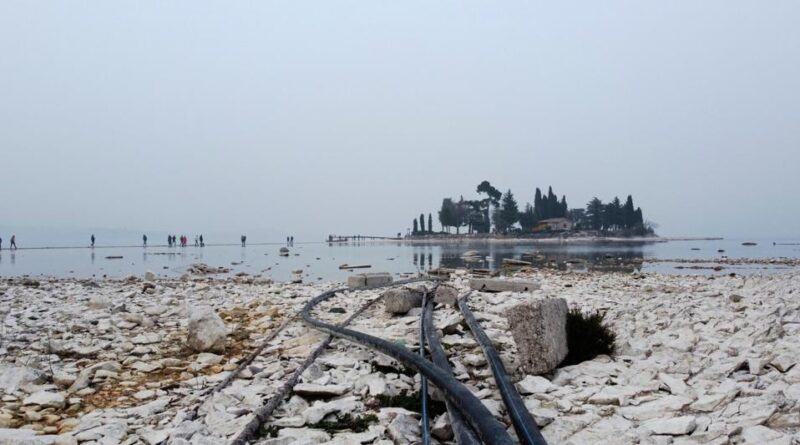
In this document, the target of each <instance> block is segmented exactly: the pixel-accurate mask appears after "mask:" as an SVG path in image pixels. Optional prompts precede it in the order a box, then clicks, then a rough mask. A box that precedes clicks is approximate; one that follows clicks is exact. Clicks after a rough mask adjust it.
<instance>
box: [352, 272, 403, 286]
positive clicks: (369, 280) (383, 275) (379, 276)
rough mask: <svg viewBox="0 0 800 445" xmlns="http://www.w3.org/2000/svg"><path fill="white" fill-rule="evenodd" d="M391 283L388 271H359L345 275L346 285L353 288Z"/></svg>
mask: <svg viewBox="0 0 800 445" xmlns="http://www.w3.org/2000/svg"><path fill="white" fill-rule="evenodd" d="M391 283H392V275H391V274H390V273H388V272H376V273H359V274H355V275H350V276H349V277H347V287H351V288H353V289H359V288H364V287H370V286H379V285H383V284H391Z"/></svg>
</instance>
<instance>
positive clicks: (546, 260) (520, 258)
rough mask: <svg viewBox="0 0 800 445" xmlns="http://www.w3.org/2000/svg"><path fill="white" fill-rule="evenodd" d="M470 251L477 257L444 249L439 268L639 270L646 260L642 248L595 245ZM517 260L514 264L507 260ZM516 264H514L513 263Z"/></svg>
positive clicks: (486, 247) (482, 247)
mask: <svg viewBox="0 0 800 445" xmlns="http://www.w3.org/2000/svg"><path fill="white" fill-rule="evenodd" d="M468 247H469V248H470V250H474V251H476V252H477V253H478V254H477V255H474V256H468V257H465V256H463V254H464V252H465V250H464V248H463V247H461V248H443V249H442V252H441V261H440V265H441V266H442V267H447V268H456V267H467V268H472V269H489V270H497V269H501V268H503V267H514V266H524V265H526V264H525V263H529V264H530V266H532V267H537V268H550V269H559V270H567V269H569V270H576V271H591V270H606V271H614V270H621V271H624V270H630V271H633V270H638V269H641V265H642V260H643V259H644V257H645V250H644V246H643V245H638V246H635V245H630V246H629V245H625V246H615V247H614V248H602V247H600V246H593V247H592V248H586V247H585V246H563V245H561V246H559V245H556V246H536V247H534V246H531V245H528V246H515V245H493V244H489V245H472V246H468ZM506 260H515V261H513V262H512V261H506ZM512 263H513V264H512Z"/></svg>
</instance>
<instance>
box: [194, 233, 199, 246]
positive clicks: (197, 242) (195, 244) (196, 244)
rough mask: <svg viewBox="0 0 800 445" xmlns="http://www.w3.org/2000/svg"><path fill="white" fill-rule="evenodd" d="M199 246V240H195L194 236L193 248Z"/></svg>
mask: <svg viewBox="0 0 800 445" xmlns="http://www.w3.org/2000/svg"><path fill="white" fill-rule="evenodd" d="M199 245H200V240H199V239H197V235H195V236H194V247H198V246H199Z"/></svg>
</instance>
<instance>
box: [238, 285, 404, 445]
mask: <svg viewBox="0 0 800 445" xmlns="http://www.w3.org/2000/svg"><path fill="white" fill-rule="evenodd" d="M392 285H393V284H384V285H379V286H373V288H380V287H388V286H392ZM346 290H348V288H340V289H334V290H330V291H328V292H326V293H325V294H328V293H330V294H331V295H336V293H338V292H342V291H346ZM325 294H323V295H325ZM378 300H380V297H378V298H375V299H373V300H370V301H369V302H367V303H366V304H365V305H363V306H361V308H359V309H358V310H357V311H356V312H354V313H353V314H352V315H350V316H349V317H348V318H347V319H346V320H345V321H344V322H342V323H341V324H340V326H347V325H348V324H350V322H351V321H353V320H354V319H355V318H356V317H358V316H359V315H361V314H362V313H363V312H364V311H365V310H367V308H369V307H370V306H372V305H373V304H375V302H376V301H378ZM295 316H296V315H295ZM292 318H294V317H292ZM272 337H273V338H274V336H272ZM332 340H333V336H332V335H329V336H328V337H327V338H325V340H323V341H322V342H321V343H320V344H319V345H318V346H317V347H316V348H315V349H314V351H313V352H312V353H311V355H310V356H308V357H307V358H306V359H305V361H303V363H302V364H301V365H300V366H299V367H298V368H297V369H295V370H294V372H293V373H292V374H291V375H290V376H289V379H288V380H286V382H284V384H283V385H282V386H281V387H280V388H279V389H278V391H277V392H276V393H275V394H273V395H272V396H271V397H270V398H269V400H267V402H266V403H265V404H264V405H262V406H261V407H260V408H258V409H257V410H256V411H255V412H254V413H253V418H252V419H250V421H249V422H248V423H247V425H245V427H244V429H243V430H242V431H241V432H240V433H239V435H238V436H236V438H235V439H234V440H233V441H232V442H231V445H246V444H247V443H249V442H250V441H251V440H252V439H253V438H255V437H256V436H257V434H258V431H259V429H260V428H261V425H263V424H264V423H265V422H266V421H267V420H269V418H270V417H271V416H272V412H273V411H275V409H276V408H277V407H278V406H280V404H281V403H283V399H285V398H286V396H287V395H289V393H290V392H291V391H292V389H293V388H294V387H295V385H297V382H298V381H299V380H300V376H301V375H302V374H303V372H305V370H306V369H308V367H309V366H311V364H312V363H314V361H315V360H316V359H317V358H318V357H319V356H320V354H322V352H323V351H324V350H325V348H327V347H328V345H330V343H331V341H332Z"/></svg>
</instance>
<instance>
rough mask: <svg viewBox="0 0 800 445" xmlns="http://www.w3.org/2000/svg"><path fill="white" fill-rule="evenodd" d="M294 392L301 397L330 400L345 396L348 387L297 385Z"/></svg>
mask: <svg viewBox="0 0 800 445" xmlns="http://www.w3.org/2000/svg"><path fill="white" fill-rule="evenodd" d="M293 391H294V392H295V394H297V395H299V396H306V397H321V398H328V397H334V396H340V395H342V394H344V393H345V392H347V386H344V385H315V384H313V383H298V384H297V385H295V387H294V389H293Z"/></svg>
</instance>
